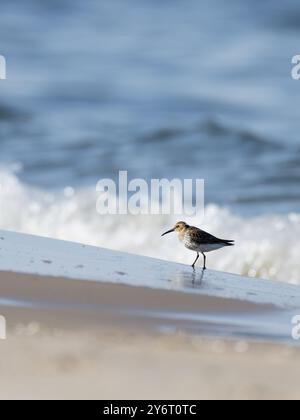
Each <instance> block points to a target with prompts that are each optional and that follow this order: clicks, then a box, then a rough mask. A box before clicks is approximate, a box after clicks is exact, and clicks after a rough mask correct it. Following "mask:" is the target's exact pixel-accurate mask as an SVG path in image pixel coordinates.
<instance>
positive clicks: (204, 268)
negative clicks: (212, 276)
mask: <svg viewBox="0 0 300 420" xmlns="http://www.w3.org/2000/svg"><path fill="white" fill-rule="evenodd" d="M202 255H203V258H204V266H203V270H206V255H205V254H204V252H202Z"/></svg>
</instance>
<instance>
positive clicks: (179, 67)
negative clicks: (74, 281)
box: [0, 0, 300, 283]
mask: <svg viewBox="0 0 300 420" xmlns="http://www.w3.org/2000/svg"><path fill="white" fill-rule="evenodd" d="M299 31H300V6H299V3H297V2H296V1H295V0H288V1H286V2H284V4H282V2H280V1H274V0H273V1H266V2H263V3H262V2H260V1H257V0H255V1H252V2H251V7H250V6H249V4H248V3H247V2H241V1H237V0H234V1H231V2H230V3H228V4H226V5H225V3H224V2H221V1H220V0H213V1H211V0H210V1H208V0H205V1H202V2H198V1H196V0H192V1H190V2H189V5H188V7H187V6H186V4H185V3H182V2H178V1H176V2H169V1H167V2H164V4H159V5H158V3H157V1H155V0H152V1H144V0H143V1H137V0H122V1H121V0H116V1H114V2H110V1H108V0H105V1H101V2H98V1H93V0H91V1H87V2H84V3H83V2H81V1H79V0H74V1H72V2H71V1H69V0H64V1H60V2H53V1H44V2H42V3H41V2H36V1H34V0H29V1H27V2H26V4H25V3H24V2H23V3H22V2H19V1H17V0H10V1H8V0H3V1H2V3H1V16H0V40H1V41H0V53H1V54H3V55H5V56H6V58H7V63H8V79H7V80H6V81H1V82H0V89H1V90H0V148H1V154H0V164H1V168H2V169H1V172H0V177H1V179H0V183H1V186H2V188H1V190H0V200H1V201H0V206H1V214H0V227H1V228H3V229H12V230H19V231H23V232H28V233H37V234H40V235H48V236H53V237H57V238H62V239H70V240H75V241H82V242H86V243H90V244H94V245H100V246H107V247H110V248H114V249H120V250H127V251H131V252H138V253H141V254H145V255H150V256H159V257H160V258H165V259H174V260H177V261H182V262H190V261H189V260H190V259H192V258H193V256H192V255H190V254H189V253H185V251H183V250H182V248H180V247H179V246H178V247H177V245H175V240H174V239H173V240H171V239H169V240H166V241H161V240H160V239H159V234H160V233H161V231H162V230H165V228H166V227H169V226H170V225H172V224H173V223H174V220H173V217H166V216H162V217H147V218H145V217H143V218H141V217H136V218H133V217H130V216H128V217H127V218H124V217H106V218H105V219H103V218H101V217H100V216H99V215H98V214H97V213H96V211H95V202H96V197H95V185H96V182H97V180H98V179H100V178H103V177H112V178H115V177H116V176H117V173H118V171H119V170H123V169H127V170H128V171H129V176H130V177H143V178H146V179H149V178H151V177H155V178H160V177H164V176H166V177H169V178H172V177H174V176H176V177H182V178H191V177H197V178H204V179H205V182H206V190H205V192H206V203H207V209H206V218H205V220H204V221H203V222H202V221H195V220H193V223H195V224H198V225H199V224H202V226H203V227H204V228H207V229H209V230H211V231H212V233H215V234H216V235H219V236H224V237H225V236H228V237H232V238H235V239H236V240H237V247H236V249H235V250H230V251H229V250H228V251H221V252H220V253H217V254H216V255H212V256H209V260H210V265H211V267H213V268H217V269H222V270H230V271H233V272H236V273H241V274H247V275H252V276H263V277H268V278H273V279H281V280H284V281H291V282H294V283H296V282H299V279H300V265H299V261H298V255H299V249H300V242H299V239H298V238H299V230H300V224H299V222H300V216H299V202H300V194H299V180H300V144H299V136H298V133H299V130H300V125H299V109H300V94H299V93H300V82H296V81H294V80H292V78H291V75H290V72H291V58H292V56H293V55H294V54H296V53H299V51H298V49H299V42H298V41H299ZM66 187H72V188H73V190H74V191H73V190H72V189H70V188H69V189H67V190H65V188H66ZM201 222H202V223H201ZM132 232H134V235H132Z"/></svg>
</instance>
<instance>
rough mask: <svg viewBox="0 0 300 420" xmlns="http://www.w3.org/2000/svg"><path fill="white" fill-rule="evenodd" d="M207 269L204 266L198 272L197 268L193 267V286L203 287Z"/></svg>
mask: <svg viewBox="0 0 300 420" xmlns="http://www.w3.org/2000/svg"><path fill="white" fill-rule="evenodd" d="M204 273H205V269H204V268H202V270H201V272H200V273H199V272H197V270H196V269H195V268H193V272H192V285H193V287H201V286H202V283H203V279H204Z"/></svg>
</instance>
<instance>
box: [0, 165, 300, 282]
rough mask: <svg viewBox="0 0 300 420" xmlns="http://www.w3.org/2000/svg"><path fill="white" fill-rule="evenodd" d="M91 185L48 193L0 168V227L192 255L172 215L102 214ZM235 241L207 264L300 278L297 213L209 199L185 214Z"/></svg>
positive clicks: (177, 257)
mask: <svg viewBox="0 0 300 420" xmlns="http://www.w3.org/2000/svg"><path fill="white" fill-rule="evenodd" d="M96 201H97V195H96V191H95V187H94V188H86V189H81V190H78V191H74V190H73V189H72V188H66V189H65V190H62V191H61V192H56V193H49V192H45V191H43V190H40V189H36V188H33V187H30V186H27V185H25V184H23V183H21V182H20V180H19V179H18V177H17V176H16V175H15V174H14V173H12V172H11V171H8V170H7V169H1V170H0V228H1V229H7V230H14V231H19V232H24V233H30V234H36V235H40V236H48V237H53V238H58V239H64V240H70V241H76V242H83V243H87V244H91V245H96V246H101V247H106V248H111V249H117V250H122V251H127V252H133V253H138V254H142V255H147V256H152V257H158V258H161V259H166V260H173V261H178V262H182V263H188V264H189V263H191V262H192V261H193V258H194V255H193V254H192V253H191V252H190V251H188V250H185V249H184V248H183V247H182V245H181V244H179V243H178V241H177V239H176V238H175V237H174V236H172V235H169V236H166V237H164V238H161V237H160V234H161V233H162V232H163V231H165V230H166V229H168V228H170V227H171V226H173V224H174V222H175V220H174V217H173V216H172V217H171V216H130V215H128V216H113V215H112V216H100V215H99V214H98V213H97V211H96ZM187 221H188V222H190V223H193V224H195V225H200V226H201V227H202V228H203V229H205V230H208V231H210V232H211V233H213V234H215V235H217V236H220V237H224V238H225V239H235V240H236V246H235V247H234V248H229V249H225V250H221V251H217V252H215V253H212V254H209V255H208V265H209V267H210V268H214V269H218V270H226V271H230V272H233V273H237V274H243V275H250V276H253V277H265V278H271V279H276V280H282V281H286V282H291V283H295V284H296V283H298V284H300V261H299V255H300V214H295V213H292V214H287V215H264V216H260V217H257V218H252V219H245V218H242V217H240V216H238V215H235V214H233V213H232V212H230V211H229V210H228V209H225V208H222V207H219V206H217V205H213V204H210V205H208V206H207V207H206V211H205V220H204V221H201V220H195V219H193V220H187Z"/></svg>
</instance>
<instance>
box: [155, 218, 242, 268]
mask: <svg viewBox="0 0 300 420" xmlns="http://www.w3.org/2000/svg"><path fill="white" fill-rule="evenodd" d="M172 232H177V233H178V238H179V240H180V241H181V242H182V243H183V244H184V246H185V247H186V248H187V249H190V250H191V251H195V252H197V257H196V259H195V261H194V262H193V264H192V267H193V268H195V264H196V262H197V261H198V259H199V256H200V253H201V254H202V255H203V258H204V265H203V270H206V255H205V254H206V253H207V252H211V251H215V250H217V249H220V248H224V247H226V246H233V245H234V241H232V240H227V239H218V238H216V237H215V236H213V235H211V234H210V233H207V232H204V230H201V229H198V228H197V227H195V226H189V225H188V224H187V223H185V222H178V223H176V225H175V226H174V227H173V229H171V230H168V231H167V232H165V233H163V234H162V235H161V236H164V235H167V234H168V233H172Z"/></svg>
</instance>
